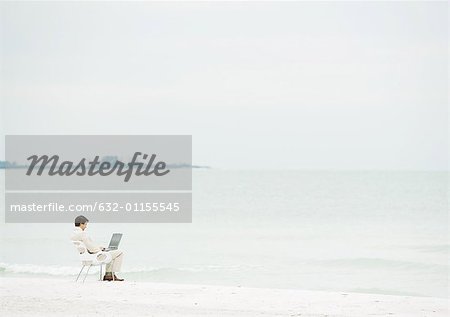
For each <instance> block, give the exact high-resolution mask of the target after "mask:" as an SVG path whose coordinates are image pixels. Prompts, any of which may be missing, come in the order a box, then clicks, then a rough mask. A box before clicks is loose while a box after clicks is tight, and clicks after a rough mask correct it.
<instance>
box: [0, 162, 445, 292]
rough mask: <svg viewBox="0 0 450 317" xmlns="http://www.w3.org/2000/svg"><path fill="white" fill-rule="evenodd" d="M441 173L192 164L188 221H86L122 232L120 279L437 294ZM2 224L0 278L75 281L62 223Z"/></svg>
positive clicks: (100, 229)
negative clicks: (222, 167)
mask: <svg viewBox="0 0 450 317" xmlns="http://www.w3.org/2000/svg"><path fill="white" fill-rule="evenodd" d="M448 176H449V175H448V173H447V172H405V171H370V172H367V171H299V170H289V171H288V170H286V171H283V170H219V169H195V170H194V172H193V221H192V223H191V224H126V223H118V224H100V223H89V226H88V230H89V232H90V234H91V236H92V238H93V239H94V240H96V241H97V242H98V243H101V244H103V245H107V244H108V242H109V239H110V237H111V234H112V233H113V232H122V233H123V234H124V236H123V239H122V241H121V245H120V249H122V250H123V251H124V252H125V257H124V263H123V272H122V273H121V274H120V276H121V277H122V276H123V277H125V278H126V279H127V280H130V281H150V282H168V283H193V284H219V285H235V286H252V287H270V288H297V289H309V290H329V291H344V292H366V293H382V294H403V295H417V296H436V297H446V296H448V273H449V263H448V259H449V258H448V256H449V251H450V245H449V240H448V233H449V219H448V211H449V209H448V194H449V189H448ZM1 178H2V184H3V179H4V172H3V171H2V172H1ZM2 186H3V185H2ZM3 193H4V187H2V198H1V202H0V203H1V205H0V206H1V207H0V208H1V212H2V217H3V214H4V200H3V199H4V198H3ZM3 222H4V221H3ZM3 222H2V223H1V224H0V250H1V254H0V275H1V276H25V277H32V276H46V277H60V278H68V279H72V278H73V279H74V277H75V276H76V274H77V273H78V271H79V269H80V263H79V260H78V255H77V254H76V252H75V250H74V248H73V246H72V245H71V243H70V241H69V237H70V234H71V232H72V230H73V224H4V223H3ZM96 270H97V268H95V269H93V270H92V276H90V277H88V278H90V279H95V278H96V276H94V274H95V273H96Z"/></svg>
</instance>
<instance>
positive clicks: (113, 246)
mask: <svg viewBox="0 0 450 317" xmlns="http://www.w3.org/2000/svg"><path fill="white" fill-rule="evenodd" d="M120 239H122V234H121V233H113V235H112V237H111V241H109V246H108V247H107V248H106V249H105V251H113V250H117V249H118V248H119V243H120Z"/></svg>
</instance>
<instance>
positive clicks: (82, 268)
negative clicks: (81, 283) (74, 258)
mask: <svg viewBox="0 0 450 317" xmlns="http://www.w3.org/2000/svg"><path fill="white" fill-rule="evenodd" d="M83 270H84V265H83V266H82V267H81V270H80V273H78V276H77V279H76V280H75V282H78V279H79V278H80V275H81V272H83Z"/></svg>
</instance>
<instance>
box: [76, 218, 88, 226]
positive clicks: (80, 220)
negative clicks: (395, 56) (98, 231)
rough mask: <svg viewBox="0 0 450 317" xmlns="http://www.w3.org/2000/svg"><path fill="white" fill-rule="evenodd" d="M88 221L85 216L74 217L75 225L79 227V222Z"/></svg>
mask: <svg viewBox="0 0 450 317" xmlns="http://www.w3.org/2000/svg"><path fill="white" fill-rule="evenodd" d="M86 222H89V219H88V218H86V217H85V216H78V217H76V218H75V227H79V226H80V224H82V223H86Z"/></svg>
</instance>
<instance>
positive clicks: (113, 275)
mask: <svg viewBox="0 0 450 317" xmlns="http://www.w3.org/2000/svg"><path fill="white" fill-rule="evenodd" d="M111 274H112V278H113V282H114V281H115V280H116V279H115V274H114V272H111Z"/></svg>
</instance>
